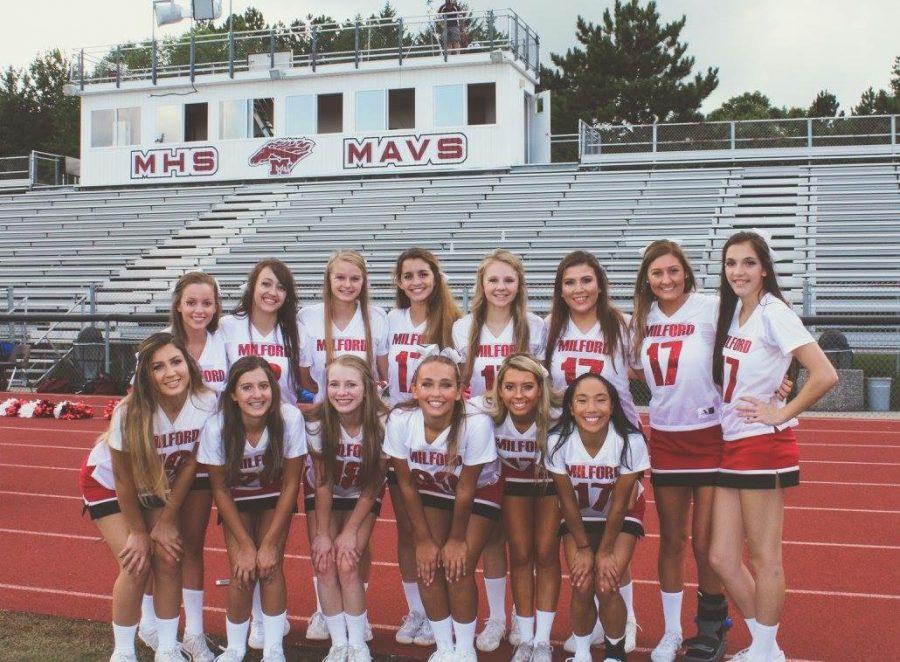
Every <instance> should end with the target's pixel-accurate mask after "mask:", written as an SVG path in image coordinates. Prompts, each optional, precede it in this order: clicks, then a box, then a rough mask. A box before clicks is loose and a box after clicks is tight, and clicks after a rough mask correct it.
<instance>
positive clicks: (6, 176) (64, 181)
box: [0, 150, 79, 190]
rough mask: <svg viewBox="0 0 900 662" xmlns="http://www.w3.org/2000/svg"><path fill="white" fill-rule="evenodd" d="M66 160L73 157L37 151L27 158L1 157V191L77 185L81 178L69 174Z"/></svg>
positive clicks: (33, 151)
mask: <svg viewBox="0 0 900 662" xmlns="http://www.w3.org/2000/svg"><path fill="white" fill-rule="evenodd" d="M66 159H70V160H71V159H72V157H66V156H62V155H61V154H50V153H48V152H39V151H37V150H32V151H31V153H30V154H28V155H27V156H3V157H0V190H3V189H22V188H35V187H38V186H67V185H70V184H77V183H78V180H79V177H78V176H77V175H72V174H69V173H68V172H67V168H66ZM75 161H77V159H75Z"/></svg>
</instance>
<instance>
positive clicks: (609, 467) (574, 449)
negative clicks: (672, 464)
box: [545, 425, 650, 521]
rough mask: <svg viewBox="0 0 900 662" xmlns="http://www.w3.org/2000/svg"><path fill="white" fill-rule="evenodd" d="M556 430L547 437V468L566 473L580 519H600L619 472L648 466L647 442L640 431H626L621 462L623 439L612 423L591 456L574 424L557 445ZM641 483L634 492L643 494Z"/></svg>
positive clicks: (605, 515)
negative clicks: (570, 482)
mask: <svg viewBox="0 0 900 662" xmlns="http://www.w3.org/2000/svg"><path fill="white" fill-rule="evenodd" d="M558 442H559V435H558V434H551V435H550V438H549V439H548V440H547V448H548V451H547V460H546V462H545V464H546V467H547V470H548V471H550V472H552V473H555V474H560V475H563V476H568V477H569V480H571V481H572V487H573V488H575V495H576V497H577V498H578V507H579V508H580V509H581V519H582V520H583V521H591V520H593V521H602V520H605V519H606V518H607V517H608V516H609V510H610V507H611V505H612V503H611V500H610V496H612V492H613V488H614V487H615V485H616V480H617V479H618V478H619V476H620V475H621V474H633V473H638V472H641V471H646V470H647V469H649V468H650V455H649V454H648V452H647V444H646V442H645V441H644V437H643V436H641V434H640V433H638V432H634V433H632V434H629V435H628V452H626V453H625V462H624V463H623V462H622V448H623V446H624V440H623V439H622V437H621V436H620V435H619V434H618V433H617V432H616V430H615V428H613V426H612V425H610V426H609V431H608V432H607V434H606V439H605V440H604V442H603V445H602V446H600V450H599V451H598V452H597V455H595V456H594V457H591V455H590V453H588V452H587V449H585V447H584V443H583V442H582V441H581V435H579V434H578V428H575V429H573V430H572V434H571V435H570V436H569V438H568V439H566V441H565V442H564V443H563V445H562V447H561V448H559V449H557V448H556V445H557V443H558ZM643 491H644V487H643V485H641V482H640V481H638V496H640V495H641V494H643Z"/></svg>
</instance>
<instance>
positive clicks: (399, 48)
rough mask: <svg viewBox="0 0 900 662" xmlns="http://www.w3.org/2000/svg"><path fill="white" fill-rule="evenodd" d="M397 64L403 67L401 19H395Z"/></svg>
mask: <svg viewBox="0 0 900 662" xmlns="http://www.w3.org/2000/svg"><path fill="white" fill-rule="evenodd" d="M397 62H398V63H399V65H400V66H401V67H402V66H403V19H402V18H398V19H397Z"/></svg>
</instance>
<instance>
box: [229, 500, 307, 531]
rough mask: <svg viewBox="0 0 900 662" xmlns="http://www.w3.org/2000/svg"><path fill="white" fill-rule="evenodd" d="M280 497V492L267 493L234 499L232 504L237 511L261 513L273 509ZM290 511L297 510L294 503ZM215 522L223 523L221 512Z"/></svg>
mask: <svg viewBox="0 0 900 662" xmlns="http://www.w3.org/2000/svg"><path fill="white" fill-rule="evenodd" d="M280 498H281V494H269V495H267V496H263V497H259V498H258V499H240V500H235V502H234V505H235V507H236V508H237V510H238V512H239V513H261V512H263V511H265V510H274V509H275V506H277V505H278V499H280ZM292 512H294V513H296V512H298V510H297V506H296V505H294V510H293V511H292ZM216 523H217V524H218V525H219V526H221V525H222V524H223V523H224V522H223V521H222V515H221V514H219V515H218V516H217V517H216Z"/></svg>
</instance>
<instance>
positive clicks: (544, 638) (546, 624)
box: [534, 609, 556, 644]
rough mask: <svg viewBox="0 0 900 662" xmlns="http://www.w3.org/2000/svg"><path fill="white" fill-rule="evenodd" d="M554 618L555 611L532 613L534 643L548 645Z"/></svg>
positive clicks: (537, 610) (536, 611)
mask: <svg viewBox="0 0 900 662" xmlns="http://www.w3.org/2000/svg"><path fill="white" fill-rule="evenodd" d="M554 618H556V612H555V611H541V610H540V609H536V610H535V612H534V643H536V644H540V643H544V644H549V643H550V630H552V629H553V619H554Z"/></svg>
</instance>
